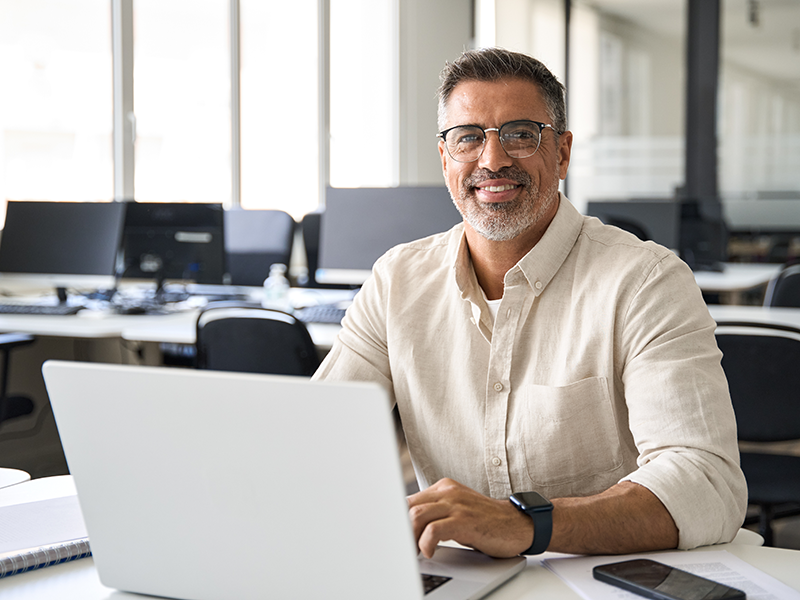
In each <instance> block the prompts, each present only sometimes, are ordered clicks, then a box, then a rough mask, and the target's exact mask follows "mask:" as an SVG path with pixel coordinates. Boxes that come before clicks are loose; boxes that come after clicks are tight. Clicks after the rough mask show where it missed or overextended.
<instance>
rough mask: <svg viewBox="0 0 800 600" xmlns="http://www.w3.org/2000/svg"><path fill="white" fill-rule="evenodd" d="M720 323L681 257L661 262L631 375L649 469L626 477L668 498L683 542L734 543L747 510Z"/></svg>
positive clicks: (645, 293) (641, 309)
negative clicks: (718, 333)
mask: <svg viewBox="0 0 800 600" xmlns="http://www.w3.org/2000/svg"><path fill="white" fill-rule="evenodd" d="M690 279H691V281H689V280H690ZM714 329H715V324H714V321H713V319H711V317H710V316H709V314H708V309H707V307H706V306H705V303H704V302H703V301H702V297H701V295H700V292H699V290H697V289H696V285H694V280H693V276H692V273H691V271H690V270H689V269H688V267H686V266H685V265H684V264H683V263H682V262H680V261H679V260H678V259H677V258H676V259H670V258H667V259H665V260H663V261H661V263H659V264H658V265H657V266H656V267H655V268H654V270H653V272H652V273H651V274H650V276H649V277H648V278H647V279H646V280H645V282H644V284H643V286H642V289H641V291H640V293H638V294H637V295H636V298H635V299H634V301H633V303H632V305H631V309H630V311H629V313H628V315H627V320H626V330H628V331H629V332H630V334H629V338H628V347H629V348H630V355H629V356H630V357H631V358H630V359H629V360H628V362H627V363H626V364H625V367H624V372H623V374H622V380H623V385H624V393H625V398H626V404H627V407H628V413H629V426H630V430H631V432H632V434H633V437H634V441H635V443H636V447H637V448H638V450H639V458H638V460H637V462H638V465H639V468H638V469H637V470H636V471H634V472H633V473H631V474H630V475H629V476H627V477H625V480H629V481H633V482H635V483H638V484H640V485H643V486H645V487H646V488H647V489H649V490H650V491H651V492H653V493H654V494H655V495H656V496H657V497H658V498H659V500H661V502H662V503H663V504H664V506H665V507H666V508H667V510H668V511H669V512H670V514H671V515H672V518H673V520H674V521H675V524H676V526H677V527H678V530H679V532H680V540H679V548H683V549H688V548H694V547H697V546H701V545H706V544H715V543H723V542H728V541H730V540H731V539H733V537H734V536H735V535H736V532H737V530H738V528H739V527H740V526H741V524H742V522H743V520H744V514H745V510H746V508H747V488H746V483H745V480H744V475H743V474H742V471H741V469H740V468H739V453H738V447H737V443H736V421H735V416H734V412H733V407H732V405H731V401H730V396H729V393H728V386H727V381H726V379H725V374H724V372H723V370H722V366H721V364H720V359H721V357H722V354H721V352H720V351H719V349H718V348H717V345H716V340H715V338H714Z"/></svg>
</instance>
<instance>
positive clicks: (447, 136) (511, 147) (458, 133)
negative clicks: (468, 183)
mask: <svg viewBox="0 0 800 600" xmlns="http://www.w3.org/2000/svg"><path fill="white" fill-rule="evenodd" d="M545 128H548V129H552V130H553V131H555V132H556V133H557V134H559V135H560V134H561V133H563V132H561V131H557V130H556V129H555V128H554V127H553V126H552V125H549V124H547V123H539V122H538V121H509V122H508V123H505V124H504V125H501V126H500V127H499V128H497V127H490V128H489V129H483V128H481V127H478V126H477V125H457V126H455V127H451V128H450V129H445V130H444V131H441V132H439V133H438V134H436V137H438V138H439V139H441V140H442V141H443V142H444V146H445V148H447V153H448V154H449V155H450V158H452V159H453V160H455V161H456V162H462V163H469V162H475V161H476V160H478V159H479V158H480V157H481V154H483V149H484V147H485V146H486V134H487V133H489V132H490V131H496V132H497V135H498V136H499V137H500V145H502V146H503V150H505V151H506V154H508V155H509V156H510V157H511V158H528V157H529V156H533V155H534V154H536V151H537V150H538V149H539V144H541V142H542V131H543V130H544V129H545Z"/></svg>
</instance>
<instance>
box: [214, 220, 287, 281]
mask: <svg viewBox="0 0 800 600" xmlns="http://www.w3.org/2000/svg"><path fill="white" fill-rule="evenodd" d="M296 225H297V223H295V220H294V219H293V218H292V216H291V215H290V214H289V213H286V212H283V211H281V210H244V209H230V210H226V211H225V259H226V262H227V264H226V267H227V271H228V273H229V274H230V277H231V281H230V282H231V283H232V284H233V285H261V284H263V283H264V280H265V279H266V278H267V276H268V275H269V268H270V266H272V265H273V264H275V263H280V264H283V265H286V266H287V267H288V266H289V262H290V260H291V256H292V244H293V242H294V232H295V228H296Z"/></svg>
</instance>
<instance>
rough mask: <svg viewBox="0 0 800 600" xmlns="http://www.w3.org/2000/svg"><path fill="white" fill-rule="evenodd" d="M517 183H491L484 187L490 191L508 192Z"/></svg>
mask: <svg viewBox="0 0 800 600" xmlns="http://www.w3.org/2000/svg"><path fill="white" fill-rule="evenodd" d="M515 187H517V186H515V185H489V186H486V187H485V188H483V189H484V190H488V191H490V192H506V191H508V190H513V189H514V188H515Z"/></svg>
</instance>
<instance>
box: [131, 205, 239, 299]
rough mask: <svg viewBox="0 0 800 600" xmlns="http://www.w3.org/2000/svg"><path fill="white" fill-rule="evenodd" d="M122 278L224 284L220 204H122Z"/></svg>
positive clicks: (223, 243)
mask: <svg viewBox="0 0 800 600" xmlns="http://www.w3.org/2000/svg"><path fill="white" fill-rule="evenodd" d="M122 248H123V250H122V262H123V265H124V270H123V271H122V277H124V278H126V279H147V280H155V281H156V282H157V284H158V286H157V287H158V288H159V289H160V288H161V287H162V286H163V283H164V281H165V280H179V281H185V282H194V283H206V284H223V283H226V281H225V280H226V276H225V241H224V225H223V209H222V205H221V204H205V203H184V202H126V203H125V227H124V232H123V242H122Z"/></svg>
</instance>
